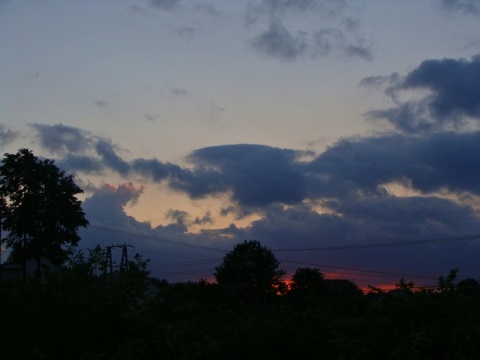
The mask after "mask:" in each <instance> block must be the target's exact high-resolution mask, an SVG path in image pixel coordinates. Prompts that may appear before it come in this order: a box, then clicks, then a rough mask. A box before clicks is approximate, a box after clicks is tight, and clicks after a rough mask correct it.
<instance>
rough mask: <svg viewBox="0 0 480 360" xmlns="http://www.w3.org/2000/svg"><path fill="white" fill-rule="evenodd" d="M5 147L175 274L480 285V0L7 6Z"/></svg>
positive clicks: (114, 235) (1, 111)
mask: <svg viewBox="0 0 480 360" xmlns="http://www.w3.org/2000/svg"><path fill="white" fill-rule="evenodd" d="M0 148H1V149H0V150H1V152H2V154H3V153H15V152H16V151H18V149H20V148H29V149H31V150H32V151H33V152H34V154H35V155H37V156H39V157H42V158H43V157H46V158H50V159H53V160H55V163H56V165H57V166H59V167H60V168H61V169H63V170H65V171H66V172H67V173H69V174H74V175H75V181H76V183H77V184H78V185H79V186H80V187H81V188H82V189H84V191H85V193H84V194H83V195H82V197H81V199H82V200H83V201H84V203H83V209H84V211H85V212H86V214H87V219H88V220H89V222H90V226H89V228H87V229H86V230H82V231H81V232H80V234H81V237H82V241H81V245H80V247H81V248H83V249H87V248H92V247H93V246H95V245H96V244H98V243H99V244H101V245H102V246H108V245H112V244H117V243H120V244H123V243H127V244H130V245H132V246H134V247H135V248H134V249H133V248H132V249H130V252H129V254H130V255H131V256H133V254H134V253H135V252H138V253H140V254H142V255H143V256H144V257H145V258H149V259H151V262H150V264H149V268H150V270H151V271H152V275H153V276H156V277H159V278H165V279H167V280H168V281H170V282H178V281H187V280H192V281H196V280H199V279H200V278H207V279H212V278H213V275H212V273H213V271H214V267H215V266H216V265H218V264H219V263H220V262H221V260H222V257H223V256H224V255H225V253H226V251H230V250H231V249H232V248H233V246H234V244H237V243H239V242H242V241H243V240H249V239H257V240H259V241H260V242H261V243H262V244H263V245H265V246H267V247H268V248H270V249H272V250H274V252H275V255H276V256H277V258H278V259H279V260H280V261H281V267H282V268H284V269H286V270H287V273H288V276H287V279H288V278H289V277H290V276H291V274H292V273H293V272H294V271H295V269H296V268H298V267H307V266H308V267H316V268H319V269H320V271H321V272H322V273H324V274H326V277H327V278H344V279H349V280H350V279H353V280H355V282H356V283H357V284H358V285H360V286H362V287H364V286H366V285H367V284H372V285H377V286H382V285H385V284H391V283H394V282H398V280H399V279H400V277H402V276H403V277H404V278H405V279H406V280H407V281H413V282H414V283H416V284H418V285H435V284H436V283H437V279H438V276H440V275H445V274H447V273H448V272H449V270H450V269H452V268H455V267H458V268H460V272H459V277H460V278H467V277H473V278H475V279H477V280H479V279H480V267H479V265H478V264H479V259H480V247H479V246H480V0H415V1H413V0H391V1H385V0H382V1H380V0H351V1H350V0H264V1H220V0H218V1H188V0H146V1H145V0H142V1H141V0H137V1H136V0H102V1H98V0H95V1H94V0H83V1H72V0H70V1H69V0H42V1H38V0H0ZM440 240H441V241H440ZM116 255H118V258H119V257H120V250H119V251H118V254H116ZM4 258H5V257H2V260H5V259H4Z"/></svg>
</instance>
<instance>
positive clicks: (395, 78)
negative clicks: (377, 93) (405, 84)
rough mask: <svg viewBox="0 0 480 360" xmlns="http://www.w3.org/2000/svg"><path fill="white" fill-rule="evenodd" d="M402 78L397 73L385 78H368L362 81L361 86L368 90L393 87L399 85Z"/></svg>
mask: <svg viewBox="0 0 480 360" xmlns="http://www.w3.org/2000/svg"><path fill="white" fill-rule="evenodd" d="M399 79H400V76H399V75H398V74H397V73H393V74H391V75H384V76H367V77H365V78H363V79H362V80H360V83H359V86H361V87H366V88H383V87H387V86H388V87H390V88H391V87H393V86H395V85H397V84H398V82H399Z"/></svg>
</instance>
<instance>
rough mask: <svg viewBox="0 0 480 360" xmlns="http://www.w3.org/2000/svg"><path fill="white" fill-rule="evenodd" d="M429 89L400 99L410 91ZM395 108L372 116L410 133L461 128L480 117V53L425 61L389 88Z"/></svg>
mask: <svg viewBox="0 0 480 360" xmlns="http://www.w3.org/2000/svg"><path fill="white" fill-rule="evenodd" d="M415 90H424V91H425V90H427V91H428V94H426V95H424V93H422V95H421V96H420V98H417V99H415V98H414V99H410V100H408V101H399V100H398V99H399V98H400V95H402V93H405V92H407V91H415ZM386 93H387V95H388V96H390V97H391V98H392V99H393V100H394V102H395V107H392V108H389V109H383V110H373V111H371V112H369V113H367V114H366V115H367V117H368V118H369V119H386V120H388V121H389V122H391V123H392V124H393V125H394V126H395V127H396V128H397V129H398V130H400V131H403V132H406V133H417V132H418V133H425V132H429V131H442V130H452V129H454V130H457V129H462V128H465V127H468V126H470V124H471V123H472V121H473V122H474V123H476V126H478V121H479V120H480V97H479V96H478V94H479V93H480V56H475V57H473V58H472V59H471V60H465V59H442V60H425V61H423V62H422V63H421V64H420V65H419V66H418V67H417V68H416V69H414V70H413V71H411V72H410V73H409V74H407V75H406V76H404V77H403V78H402V79H401V80H400V81H399V82H398V83H397V84H395V85H393V86H391V87H390V88H389V89H387V91H386Z"/></svg>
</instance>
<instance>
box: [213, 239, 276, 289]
mask: <svg viewBox="0 0 480 360" xmlns="http://www.w3.org/2000/svg"><path fill="white" fill-rule="evenodd" d="M279 265H280V262H279V261H278V260H277V258H276V257H275V255H274V254H273V252H272V251H271V250H270V249H268V248H266V247H265V246H262V245H261V244H260V242H259V241H258V240H248V241H247V240H245V241H244V242H243V243H240V244H237V245H235V247H234V248H233V250H232V251H230V252H229V253H227V254H226V255H225V257H224V258H223V261H222V263H221V264H220V265H218V266H216V267H215V273H214V276H215V278H216V280H217V282H218V283H219V284H228V283H250V284H252V285H253V286H254V287H255V288H256V289H257V291H258V292H259V293H262V294H264V295H265V294H267V293H274V292H275V291H276V290H275V289H276V286H277V285H279V284H280V283H281V279H282V277H283V276H284V275H285V270H282V269H278V266H279Z"/></svg>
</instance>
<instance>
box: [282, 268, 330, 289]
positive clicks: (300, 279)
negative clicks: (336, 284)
mask: <svg viewBox="0 0 480 360" xmlns="http://www.w3.org/2000/svg"><path fill="white" fill-rule="evenodd" d="M323 278H324V275H323V274H322V273H321V272H320V270H319V269H316V268H309V267H305V268H298V269H297V270H296V271H295V274H293V276H292V284H291V285H290V289H291V290H292V291H301V292H305V291H311V292H319V293H320V292H324V291H325V290H326V284H325V280H324V279H323Z"/></svg>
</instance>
